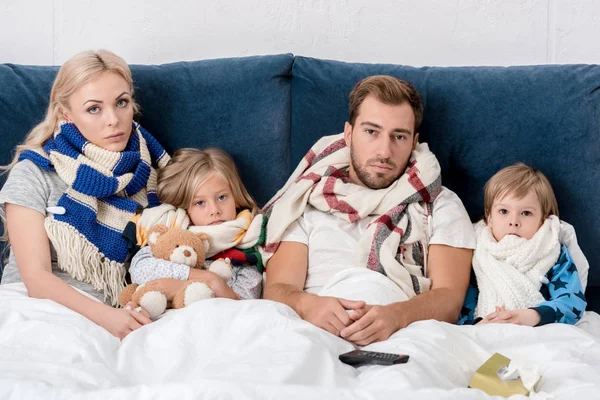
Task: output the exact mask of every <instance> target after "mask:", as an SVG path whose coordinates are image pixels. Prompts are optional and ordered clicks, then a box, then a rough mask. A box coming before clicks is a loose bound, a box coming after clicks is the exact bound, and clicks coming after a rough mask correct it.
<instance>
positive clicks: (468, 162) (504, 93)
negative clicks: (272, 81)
mask: <svg viewBox="0 0 600 400" xmlns="http://www.w3.org/2000/svg"><path fill="white" fill-rule="evenodd" d="M374 74H389V75H394V76H397V77H399V78H401V79H404V80H407V81H410V82H411V83H412V84H413V85H414V86H415V87H416V88H417V90H418V91H419V92H420V93H421V96H422V98H423V102H424V104H425V116H424V122H423V125H422V127H421V130H420V131H421V138H422V141H426V142H428V143H429V144H430V147H431V149H432V151H433V152H434V153H435V154H436V156H437V157H438V159H439V160H440V163H441V166H442V172H443V183H444V185H445V186H447V187H448V188H450V189H451V190H453V191H455V192H456V193H457V194H458V195H459V196H460V197H461V199H462V200H463V202H464V203H465V206H466V208H467V210H468V212H469V214H470V216H471V218H472V219H473V220H476V219H479V218H480V217H481V216H482V213H483V185H484V184H485V182H486V181H487V180H488V179H489V178H490V177H491V176H492V175H493V174H494V173H495V172H496V171H498V170H499V169H501V168H503V167H505V166H507V165H510V164H512V163H514V162H517V161H523V162H525V163H527V164H531V165H533V166H535V167H537V168H539V169H540V170H542V172H544V174H546V176H548V178H549V179H550V181H551V182H552V185H553V187H554V191H555V193H556V196H557V198H558V204H559V210H560V216H561V218H562V219H564V220H565V221H567V222H569V223H571V224H573V225H574V226H575V229H576V231H577V234H578V239H579V243H580V245H581V248H582V249H583V251H584V253H585V254H586V256H587V257H588V260H589V262H590V265H591V270H590V274H589V281H588V282H589V285H590V286H600V265H599V264H600V253H599V252H598V251H597V250H596V247H595V245H596V243H597V241H598V238H600V212H598V208H597V206H596V202H597V201H598V193H599V191H598V188H597V185H598V183H600V140H599V139H600V136H599V135H600V117H599V115H600V90H598V88H599V87H600V66H598V65H593V66H592V65H545V66H528V67H508V68H506V67H458V68H428V67H425V68H413V67H407V66H399V65H377V64H356V63H353V64H350V63H343V62H338V61H327V60H318V59H312V58H305V57H296V59H295V62H294V67H293V69H292V141H291V153H292V154H291V161H292V164H296V163H297V162H298V161H299V160H300V159H301V157H302V156H303V155H304V153H305V152H306V151H307V150H308V149H309V147H310V146H311V144H312V143H314V142H315V141H316V140H317V139H318V138H319V137H321V136H324V135H329V134H333V133H339V132H341V131H342V130H343V126H344V122H345V121H346V120H347V119H348V94H349V92H350V90H351V89H352V87H353V86H354V85H355V84H356V82H358V81H359V80H360V79H362V78H364V77H366V76H369V75H374ZM589 292H590V290H588V293H589Z"/></svg>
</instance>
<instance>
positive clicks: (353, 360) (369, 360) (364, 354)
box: [339, 350, 408, 366]
mask: <svg viewBox="0 0 600 400" xmlns="http://www.w3.org/2000/svg"><path fill="white" fill-rule="evenodd" d="M339 358H340V361H341V362H343V363H346V364H348V365H352V366H359V365H365V364H376V365H394V364H404V363H405V362H407V361H408V356H407V355H404V354H390V353H377V352H375V351H366V350H354V351H351V352H348V353H344V354H342V355H340V357H339Z"/></svg>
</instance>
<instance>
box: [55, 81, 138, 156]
mask: <svg viewBox="0 0 600 400" xmlns="http://www.w3.org/2000/svg"><path fill="white" fill-rule="evenodd" d="M62 112H63V115H64V117H65V119H66V120H67V121H69V122H73V123H74V124H75V126H77V128H78V129H79V131H80V132H81V134H82V135H83V137H85V138H86V139H87V140H88V141H90V142H91V143H93V144H95V145H96V146H99V147H102V148H103V149H106V150H110V151H117V152H119V151H123V150H125V147H127V143H128V141H129V136H131V130H132V122H133V106H132V103H131V88H130V87H129V84H128V83H127V81H126V80H125V79H123V77H122V76H121V75H119V74H117V73H115V72H103V73H101V74H98V75H97V76H95V77H94V78H93V79H91V80H90V81H89V82H87V83H86V84H85V85H83V86H81V87H80V88H79V89H77V90H76V91H75V92H73V94H72V95H71V97H69V110H64V109H63V110H62Z"/></svg>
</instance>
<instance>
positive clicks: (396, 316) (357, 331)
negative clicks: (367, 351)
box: [340, 303, 406, 346]
mask: <svg viewBox="0 0 600 400" xmlns="http://www.w3.org/2000/svg"><path fill="white" fill-rule="evenodd" d="M402 305H403V303H394V304H390V305H387V306H370V305H367V306H365V307H363V308H361V309H359V310H355V311H352V312H350V314H349V317H350V318H351V319H352V320H353V321H354V322H353V323H352V324H351V325H350V326H348V327H347V328H345V329H344V330H343V331H342V332H341V335H340V336H341V337H342V338H344V339H346V340H347V341H349V342H352V343H354V344H357V345H359V346H366V345H368V344H370V343H373V342H380V341H382V340H387V339H388V338H389V337H390V336H391V335H392V334H393V333H395V332H396V331H398V330H399V329H401V328H404V327H405V325H406V324H405V322H404V321H403V319H402V317H401V315H402V311H401V310H400V309H401V308H402Z"/></svg>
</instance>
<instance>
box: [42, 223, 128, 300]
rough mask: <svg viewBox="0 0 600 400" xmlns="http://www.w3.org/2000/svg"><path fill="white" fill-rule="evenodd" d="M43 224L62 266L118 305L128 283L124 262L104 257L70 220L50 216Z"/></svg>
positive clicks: (74, 277)
mask: <svg viewBox="0 0 600 400" xmlns="http://www.w3.org/2000/svg"><path fill="white" fill-rule="evenodd" d="M44 226H45V228H46V232H47V233H48V238H49V239H50V241H51V242H52V245H53V246H54V248H55V250H56V253H57V257H58V265H59V267H60V269H62V270H63V271H65V272H67V273H68V274H69V275H70V276H71V277H72V278H73V279H76V280H78V281H81V282H85V283H89V284H90V285H92V287H93V288H94V289H95V290H98V291H102V292H103V293H104V302H105V303H108V304H110V305H112V306H116V305H117V304H118V298H119V293H120V292H121V290H122V289H123V288H124V287H125V273H126V271H125V266H124V265H123V264H121V263H118V262H116V261H111V260H109V259H108V258H106V257H104V255H103V254H102V253H100V252H99V250H98V248H97V247H96V246H94V245H93V244H92V243H90V242H89V241H88V240H87V239H86V238H85V237H84V236H83V235H81V234H80V233H79V231H77V229H75V228H74V227H72V226H71V225H69V224H67V223H64V222H60V221H57V220H55V219H54V218H53V217H48V218H46V221H45V223H44Z"/></svg>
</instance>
